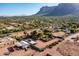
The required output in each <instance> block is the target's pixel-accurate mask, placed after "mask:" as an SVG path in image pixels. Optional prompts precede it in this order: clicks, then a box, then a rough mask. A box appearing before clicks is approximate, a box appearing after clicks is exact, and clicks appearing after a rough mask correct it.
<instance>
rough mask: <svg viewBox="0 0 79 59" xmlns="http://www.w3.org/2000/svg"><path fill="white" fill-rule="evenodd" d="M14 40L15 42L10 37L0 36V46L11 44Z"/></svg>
mask: <svg viewBox="0 0 79 59" xmlns="http://www.w3.org/2000/svg"><path fill="white" fill-rule="evenodd" d="M15 42H16V39H14V38H11V37H3V38H0V47H3V46H6V45H13V44H14V43H15Z"/></svg>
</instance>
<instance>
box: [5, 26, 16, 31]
mask: <svg viewBox="0 0 79 59" xmlns="http://www.w3.org/2000/svg"><path fill="white" fill-rule="evenodd" d="M6 29H8V30H11V29H15V27H14V26H8V27H6Z"/></svg>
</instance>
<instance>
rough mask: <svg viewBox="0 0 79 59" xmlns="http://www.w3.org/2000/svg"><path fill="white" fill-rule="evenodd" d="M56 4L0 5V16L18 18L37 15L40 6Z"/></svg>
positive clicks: (54, 4) (53, 4)
mask: <svg viewBox="0 0 79 59" xmlns="http://www.w3.org/2000/svg"><path fill="white" fill-rule="evenodd" d="M56 5H58V3H0V16H20V15H32V14H35V13H37V12H38V11H39V10H40V8H41V7H42V6H56Z"/></svg>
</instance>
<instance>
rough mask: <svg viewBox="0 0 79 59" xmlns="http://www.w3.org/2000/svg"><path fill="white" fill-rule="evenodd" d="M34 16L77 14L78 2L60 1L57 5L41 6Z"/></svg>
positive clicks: (78, 12) (78, 9) (78, 13)
mask: <svg viewBox="0 0 79 59" xmlns="http://www.w3.org/2000/svg"><path fill="white" fill-rule="evenodd" d="M35 15H36V16H65V15H79V3H60V4H59V5H58V6H50V7H49V6H43V7H42V8H40V10H39V11H38V12H37V13H36V14H35Z"/></svg>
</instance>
